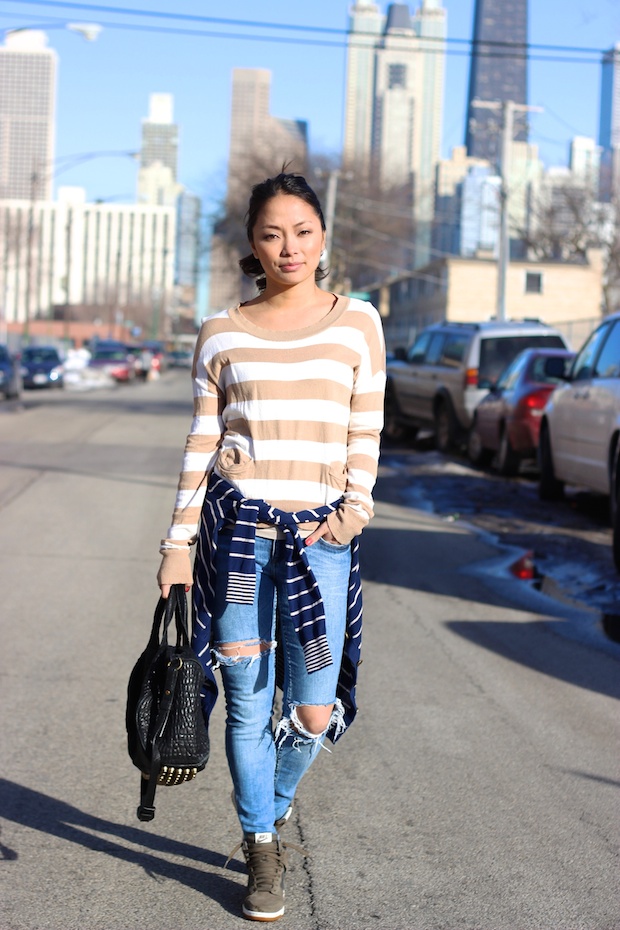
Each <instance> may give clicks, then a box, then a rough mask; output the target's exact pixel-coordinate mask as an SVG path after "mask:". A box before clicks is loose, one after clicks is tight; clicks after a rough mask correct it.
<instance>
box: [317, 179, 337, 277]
mask: <svg viewBox="0 0 620 930" xmlns="http://www.w3.org/2000/svg"><path fill="white" fill-rule="evenodd" d="M339 177H340V171H339V170H338V169H337V168H333V169H332V170H331V171H330V172H329V177H328V179H327V194H326V196H325V248H326V250H327V261H328V262H329V263H330V270H328V272H327V274H326V275H325V277H324V278H323V280H322V282H321V283H322V285H323V287H324V288H325V290H328V288H329V279H330V277H331V259H332V248H333V244H334V217H335V216H336V194H337V192H338V178H339Z"/></svg>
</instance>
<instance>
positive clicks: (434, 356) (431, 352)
mask: <svg viewBox="0 0 620 930" xmlns="http://www.w3.org/2000/svg"><path fill="white" fill-rule="evenodd" d="M445 339H446V337H445V333H433V335H432V337H431V341H430V343H429V346H428V349H427V352H426V355H425V357H424V361H425V362H426V364H427V365H437V364H438V363H439V359H440V358H441V349H442V347H443V344H444V342H445Z"/></svg>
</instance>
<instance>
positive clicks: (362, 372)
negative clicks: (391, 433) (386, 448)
mask: <svg viewBox="0 0 620 930" xmlns="http://www.w3.org/2000/svg"><path fill="white" fill-rule="evenodd" d="M365 307H366V308H367V313H365V314H364V316H363V319H362V322H361V327H362V330H363V336H364V339H363V343H362V351H361V353H360V362H359V365H358V368H357V371H356V372H355V380H354V385H353V392H352V396H351V414H350V418H349V428H348V434H347V464H346V488H345V491H344V495H343V501H342V503H341V504H340V507H339V508H338V510H336V512H335V513H333V514H330V516H329V517H328V518H327V523H328V525H329V528H330V531H331V532H332V533H333V535H334V537H335V538H336V539H337V540H338V542H340V543H348V542H350V541H351V540H352V539H353V537H354V536H357V535H358V534H359V533H361V532H362V530H363V529H364V527H365V526H367V524H368V523H369V521H370V520H371V519H372V516H373V513H374V511H373V499H372V490H373V487H374V485H375V482H376V480H377V468H378V462H379V441H380V437H381V429H382V428H383V398H384V394H385V343H384V339H383V328H382V326H381V319H380V317H379V314H378V312H377V311H376V310H375V308H374V307H373V306H372V304H365Z"/></svg>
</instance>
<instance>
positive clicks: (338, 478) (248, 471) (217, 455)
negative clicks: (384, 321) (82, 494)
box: [158, 297, 385, 584]
mask: <svg viewBox="0 0 620 930" xmlns="http://www.w3.org/2000/svg"><path fill="white" fill-rule="evenodd" d="M193 384H194V419H193V421H192V427H191V432H190V434H189V436H188V437H187V442H186V444H185V453H184V457H183V468H182V471H181V476H180V480H179V487H178V491H177V498H176V504H175V509H174V514H173V521H172V526H171V527H170V529H169V531H168V537H167V538H166V539H164V540H162V547H161V550H160V551H161V553H162V555H163V559H162V565H161V568H160V572H159V576H158V577H159V581H160V583H164V584H169V583H181V582H184V583H191V567H190V558H189V551H190V550H189V547H190V546H191V545H192V543H193V542H194V541H195V539H196V533H197V527H198V522H199V519H200V511H201V508H202V504H203V500H204V495H205V488H206V483H207V475H208V473H209V472H210V471H211V470H212V469H215V471H216V473H217V474H219V475H221V476H222V477H223V478H226V479H227V480H228V481H230V482H231V483H232V484H233V485H234V486H235V487H236V488H238V490H239V491H240V492H241V494H243V496H244V497H247V498H254V499H256V498H259V499H262V500H266V501H268V502H269V503H270V504H272V505H274V506H276V507H279V508H280V509H282V510H289V511H294V510H302V509H307V508H312V507H316V506H319V505H322V504H326V503H332V502H333V501H334V500H337V499H338V498H339V497H341V496H342V497H343V502H342V504H341V505H340V507H339V509H338V510H337V511H336V512H335V513H333V514H331V515H330V517H329V518H328V523H329V527H330V530H331V532H332V533H333V535H334V536H335V538H336V539H337V540H339V541H340V542H342V543H346V542H349V541H350V540H351V539H352V538H353V537H354V536H356V535H357V534H358V533H360V532H361V531H362V529H363V528H364V527H365V526H366V524H367V523H368V521H369V520H370V518H371V517H372V513H373V502H372V489H373V486H374V483H375V480H376V476H377V462H378V458H379V434H380V431H381V427H382V424H383V393H384V389H385V349H384V342H383V333H382V328H381V321H380V318H379V314H378V313H377V311H376V310H375V308H374V307H373V306H372V304H370V303H368V302H366V301H363V300H359V299H357V298H347V297H339V298H338V300H337V301H336V303H335V305H334V306H333V307H332V309H331V311H330V312H329V313H328V314H327V316H326V317H324V318H323V319H322V320H320V321H319V322H318V323H316V324H314V325H312V326H308V327H306V328H304V329H300V330H294V331H290V330H287V331H275V330H265V329H262V328H260V327H258V326H256V325H254V324H253V323H252V322H250V321H249V320H248V319H247V318H246V317H245V316H244V315H243V313H242V312H241V311H240V309H239V307H235V308H234V309H231V310H225V311H223V312H222V313H218V314H216V315H215V316H212V317H209V319H207V320H206V321H205V322H204V323H203V325H202V328H201V330H200V333H199V336H198V342H197V345H196V353H195V356H194V368H193ZM306 526H307V527H308V529H310V528H311V526H310V525H309V524H306Z"/></svg>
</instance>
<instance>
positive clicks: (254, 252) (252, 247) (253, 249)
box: [250, 239, 258, 258]
mask: <svg viewBox="0 0 620 930" xmlns="http://www.w3.org/2000/svg"><path fill="white" fill-rule="evenodd" d="M250 248H251V250H252V255H253V256H254V258H258V255H257V254H256V249H255V248H254V241H253V240H252V239H251V240H250Z"/></svg>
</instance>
